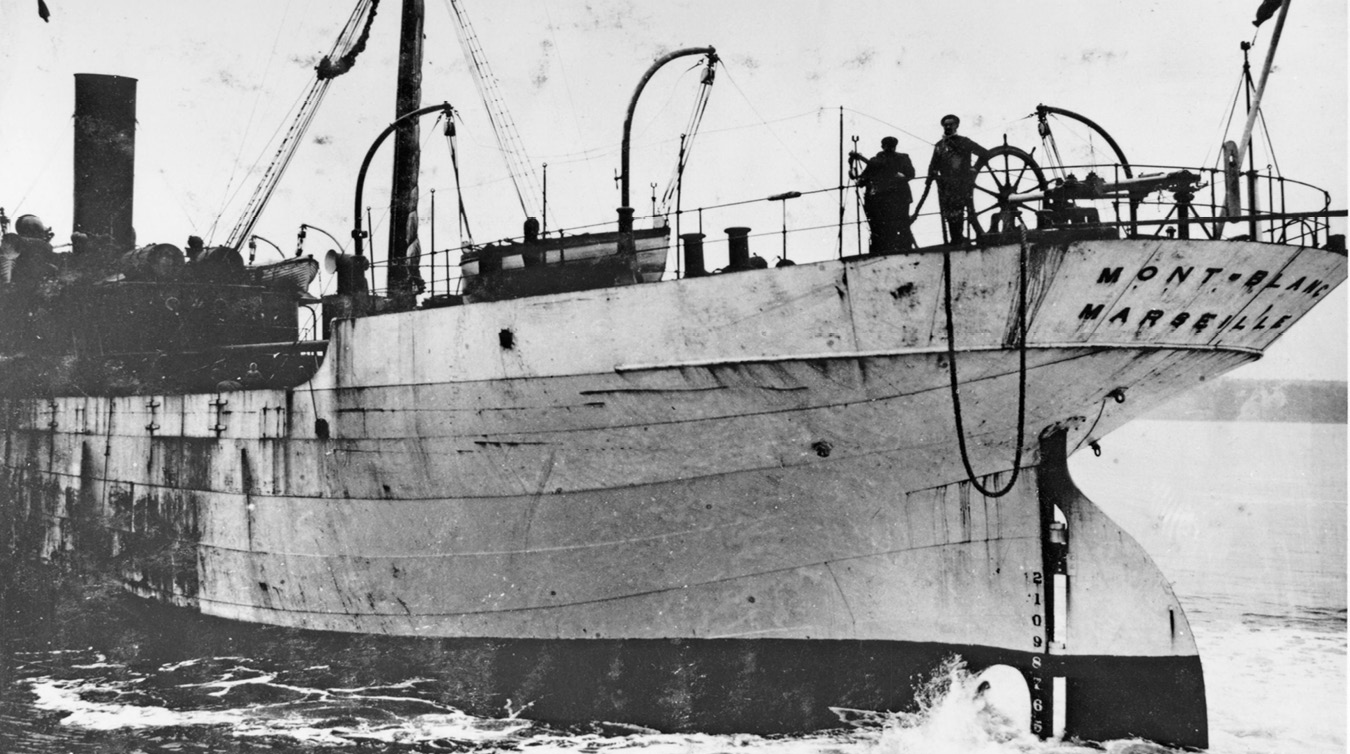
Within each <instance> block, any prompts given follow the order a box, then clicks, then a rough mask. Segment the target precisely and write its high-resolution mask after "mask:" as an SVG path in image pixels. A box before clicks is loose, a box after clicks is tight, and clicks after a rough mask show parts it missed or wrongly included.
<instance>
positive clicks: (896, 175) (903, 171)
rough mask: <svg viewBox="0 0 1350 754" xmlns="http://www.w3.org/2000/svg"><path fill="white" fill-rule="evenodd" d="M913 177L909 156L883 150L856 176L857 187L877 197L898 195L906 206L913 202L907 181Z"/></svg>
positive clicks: (912, 167) (912, 166)
mask: <svg viewBox="0 0 1350 754" xmlns="http://www.w3.org/2000/svg"><path fill="white" fill-rule="evenodd" d="M913 177H914V163H912V162H910V161H909V155H907V154H905V153H904V152H887V151H884V150H883V151H881V152H877V154H876V156H875V157H873V158H872V159H870V160H868V161H867V167H866V168H865V169H864V170H863V171H862V173H861V174H860V175H859V176H858V185H859V186H863V187H865V188H866V189H867V193H869V194H875V195H878V196H882V195H886V194H892V193H898V194H899V195H900V201H902V202H905V203H906V204H908V203H909V202H911V201H913V195H911V194H910V191H909V179H910V178H913Z"/></svg>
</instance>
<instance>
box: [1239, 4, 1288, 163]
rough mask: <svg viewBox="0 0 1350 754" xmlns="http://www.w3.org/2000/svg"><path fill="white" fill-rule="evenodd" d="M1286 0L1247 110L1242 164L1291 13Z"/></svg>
mask: <svg viewBox="0 0 1350 754" xmlns="http://www.w3.org/2000/svg"><path fill="white" fill-rule="evenodd" d="M1291 2H1293V0H1284V3H1283V4H1281V5H1280V17H1279V18H1278V19H1276V21H1275V31H1274V32H1273V33H1272V34H1271V35H1270V49H1268V50H1266V64H1265V65H1264V66H1262V68H1261V80H1260V81H1258V82H1257V83H1256V95H1255V99H1254V100H1253V101H1252V103H1251V106H1250V107H1249V108H1248V110H1247V125H1246V126H1244V127H1243V129H1242V141H1241V142H1239V143H1238V155H1237V163H1238V164H1239V165H1241V164H1242V158H1243V157H1245V156H1246V154H1247V149H1248V147H1250V146H1251V143H1252V127H1253V126H1255V125H1256V115H1257V113H1258V112H1260V110H1261V97H1262V95H1264V94H1265V93H1266V79H1268V78H1270V67H1271V65H1272V64H1273V63H1274V62H1275V48H1276V47H1277V46H1279V44H1280V32H1282V31H1284V19H1285V16H1288V15H1289V3H1291Z"/></svg>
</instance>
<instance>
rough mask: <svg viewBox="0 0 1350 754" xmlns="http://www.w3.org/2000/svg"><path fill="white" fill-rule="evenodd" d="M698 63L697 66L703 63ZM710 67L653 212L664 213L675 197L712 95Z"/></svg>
mask: <svg viewBox="0 0 1350 754" xmlns="http://www.w3.org/2000/svg"><path fill="white" fill-rule="evenodd" d="M705 64H706V63H699V64H698V65H697V66H695V67H698V66H701V65H705ZM712 70H713V69H712V67H711V66H709V68H708V74H707V75H705V76H704V78H703V80H702V82H701V83H700V84H699V92H698V96H697V97H695V100H694V106H693V109H692V111H691V112H690V113H689V119H688V121H687V122H686V124H685V127H684V131H683V132H681V133H682V134H684V135H687V137H688V138H687V139H685V138H684V136H682V137H681V142H680V154H679V158H678V159H677V160H676V161H675V168H674V170H673V171H672V173H671V176H670V180H669V181H668V182H667V184H666V189H665V192H664V193H663V194H662V196H661V201H660V206H659V209H657V210H656V211H655V212H654V213H653V214H655V215H664V214H666V213H667V212H668V211H669V209H670V203H671V201H672V200H673V199H674V198H675V192H676V190H677V189H678V187H679V186H680V182H681V180H680V179H681V177H682V176H683V175H684V170H685V167H686V166H687V165H688V164H689V157H690V155H692V154H693V151H694V137H696V136H697V135H698V131H699V126H700V125H701V124H702V122H703V114H704V113H705V112H707V109H708V100H709V98H710V97H711V95H712Z"/></svg>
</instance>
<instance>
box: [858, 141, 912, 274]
mask: <svg viewBox="0 0 1350 754" xmlns="http://www.w3.org/2000/svg"><path fill="white" fill-rule="evenodd" d="M897 144H899V142H898V141H897V140H896V138H895V137H894V136H887V137H885V138H883V139H882V140H881V151H880V152H877V154H876V156H875V157H873V158H872V159H870V160H869V159H867V158H866V157H863V156H862V155H860V154H858V153H857V152H849V153H848V157H849V161H850V162H861V163H863V164H864V165H866V166H867V167H865V168H863V170H862V172H861V173H855V175H854V177H855V179H856V180H857V182H858V185H859V186H861V187H862V188H863V189H864V190H865V191H866V193H865V194H863V211H864V212H866V213H867V226H868V228H870V229H871V234H872V239H871V245H870V246H869V250H870V252H871V253H873V254H899V253H901V252H904V251H908V250H909V249H910V248H912V247H913V246H914V236H913V235H911V234H910V231H909V203H910V201H911V200H912V199H913V197H912V196H911V194H910V191H909V179H911V178H913V177H914V163H912V162H910V159H909V155H907V154H905V153H904V152H897V151H895V147H896V145H897ZM853 169H854V170H856V169H857V168H856V166H855V167H854V168H853Z"/></svg>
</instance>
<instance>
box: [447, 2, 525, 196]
mask: <svg viewBox="0 0 1350 754" xmlns="http://www.w3.org/2000/svg"><path fill="white" fill-rule="evenodd" d="M442 2H443V3H444V4H445V6H446V10H447V11H449V13H450V15H451V17H452V18H454V20H455V34H456V35H457V36H458V37H459V42H460V46H461V47H463V48H464V54H465V57H466V58H468V60H469V64H470V66H469V67H470V69H471V70H472V71H473V81H474V84H475V86H476V87H477V88H478V96H479V98H480V99H481V100H482V102H483V107H484V109H486V110H487V116H488V121H489V123H491V124H492V132H493V134H494V135H495V136H496V137H497V146H498V150H499V151H500V153H501V155H502V157H503V158H504V159H505V160H506V168H507V171H508V172H509V173H510V174H511V181H512V183H513V184H514V185H515V189H516V199H517V200H519V202H520V209H521V211H522V212H524V213H525V216H526V217H538V216H539V212H538V210H537V207H538V201H539V195H540V192H539V180H538V178H536V177H535V173H534V165H533V163H532V162H531V161H530V158H529V155H528V154H527V153H526V152H525V145H524V144H523V143H522V142H521V140H520V134H519V133H518V132H517V130H516V124H515V121H514V120H513V119H512V118H511V113H510V111H509V110H507V108H506V100H505V98H504V97H503V96H502V94H501V90H500V89H499V88H498V82H497V77H496V75H495V74H493V72H492V69H491V67H489V65H488V61H487V56H486V55H485V54H484V52H483V46H482V44H481V43H480V42H479V41H478V34H477V32H475V31H474V28H473V24H471V23H470V22H469V17H468V16H467V15H465V13H464V9H463V7H462V0H442Z"/></svg>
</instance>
